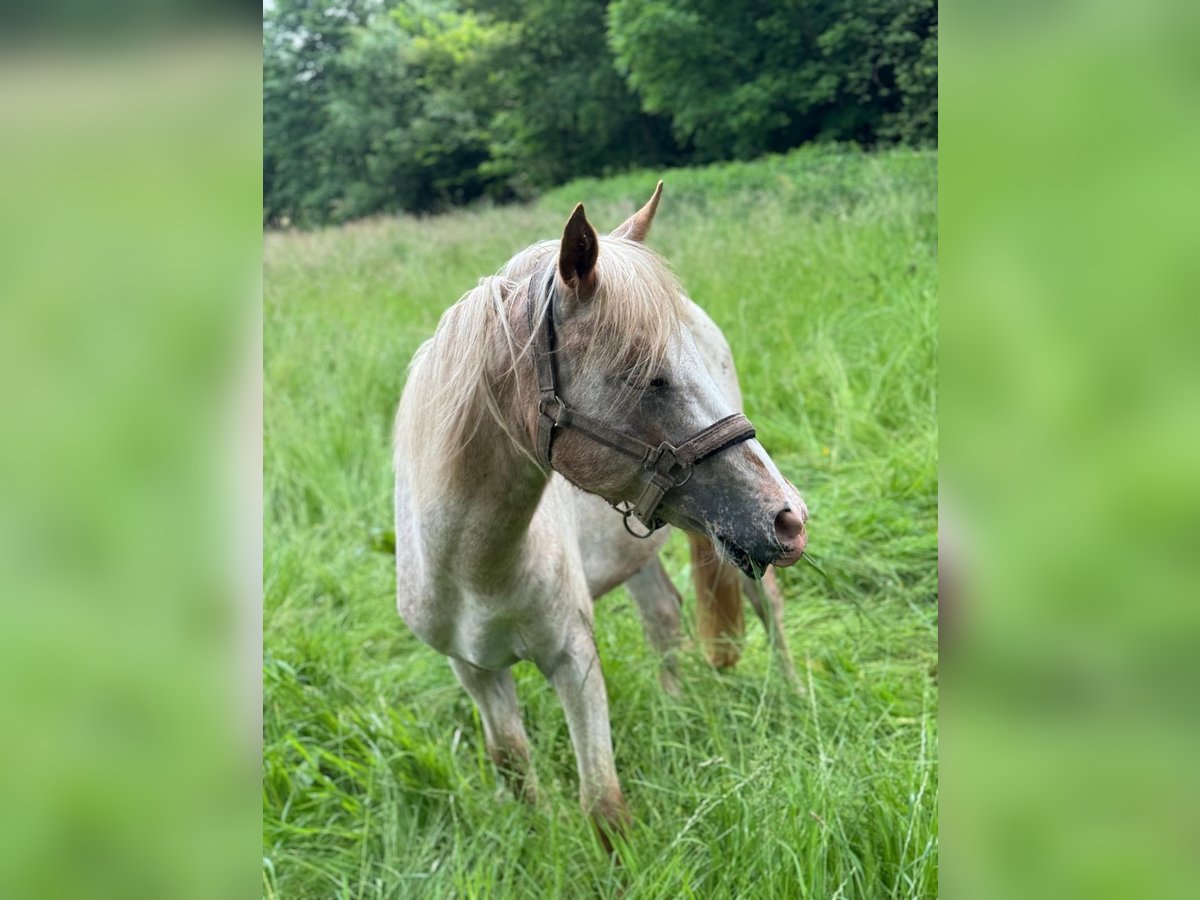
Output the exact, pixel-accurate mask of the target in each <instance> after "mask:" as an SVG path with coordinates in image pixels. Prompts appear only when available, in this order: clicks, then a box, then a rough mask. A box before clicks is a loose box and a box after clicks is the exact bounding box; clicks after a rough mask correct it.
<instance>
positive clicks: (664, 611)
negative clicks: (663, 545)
mask: <svg viewBox="0 0 1200 900" xmlns="http://www.w3.org/2000/svg"><path fill="white" fill-rule="evenodd" d="M625 588H626V589H627V590H628V591H629V593H630V595H632V597H633V599H634V601H635V602H636V603H637V606H638V612H640V613H641V614H642V628H643V629H645V632H646V639H647V640H649V641H650V646H651V647H653V648H654V649H655V650H656V651H658V653H659V654H661V656H662V669H661V670H660V672H659V681H660V682H661V684H662V686H663V690H665V691H666V692H667V693H668V694H678V693H679V659H678V653H677V651H678V649H679V609H680V607H681V606H682V605H683V598H682V597H680V596H679V591H677V590H676V589H675V585H674V584H672V583H671V579H670V577H668V575H667V573H666V570H665V569H663V566H662V562H661V561H660V560H659V558H658V557H657V556H653V557H651V558H650V561H649V562H648V563H646V565H644V566H643V567H642V568H641V569H640V570H638V572H636V573H635V574H634V575H633V577H632V578H630V579H629V580H628V581H626V582H625Z"/></svg>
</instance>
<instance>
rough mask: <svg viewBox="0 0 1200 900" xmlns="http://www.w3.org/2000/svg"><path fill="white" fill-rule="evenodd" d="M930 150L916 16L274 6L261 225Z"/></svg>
mask: <svg viewBox="0 0 1200 900" xmlns="http://www.w3.org/2000/svg"><path fill="white" fill-rule="evenodd" d="M936 137H937V7H936V5H935V4H934V3H933V2H932V0H865V2H855V3H850V2H849V0H838V2H833V3H830V2H827V0H793V2H789V3H784V4H777V3H768V2H766V0H752V2H747V3H720V2H716V0H528V2H516V0H461V2H456V0H323V2H321V3H317V2H315V0H275V2H274V3H273V4H272V5H271V6H270V7H269V8H268V9H267V10H266V11H265V13H264V23H263V145H264V147H263V151H264V152H263V156H264V162H263V216H264V221H265V222H266V223H268V224H287V223H291V224H298V225H313V224H321V223H325V222H340V221H344V220H347V219H351V218H358V217H361V216H364V215H368V214H370V213H374V212H379V211H399V210H411V211H431V210H438V209H443V208H445V207H448V206H452V205H459V204H462V203H465V202H468V201H471V200H474V199H476V198H479V197H484V196H486V197H491V198H493V199H497V200H507V199H512V198H527V197H530V196H532V195H534V194H535V193H536V192H538V191H540V190H543V189H545V188H547V187H550V186H552V185H555V184H561V183H563V182H564V181H568V180H570V179H573V178H578V177H581V176H589V175H591V176H603V175H608V174H612V173H616V172H621V171H626V170H628V169H630V168H633V167H638V166H641V167H661V166H665V165H679V164H683V163H687V162H698V161H700V162H702V161H710V160H720V159H731V158H741V159H748V158H752V157H756V156H759V155H761V154H763V153H771V152H781V151H785V150H788V149H790V148H792V147H795V146H797V145H799V144H802V143H804V142H807V141H811V140H821V141H853V142H856V143H859V144H862V145H872V144H875V143H879V142H883V143H887V142H907V143H912V144H926V143H932V142H934V141H936Z"/></svg>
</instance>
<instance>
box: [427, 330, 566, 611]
mask: <svg viewBox="0 0 1200 900" xmlns="http://www.w3.org/2000/svg"><path fill="white" fill-rule="evenodd" d="M513 324H514V326H516V325H517V323H516V322H515V321H514V323H513ZM514 330H517V333H518V334H519V335H521V333H522V332H524V331H526V329H525V328H524V327H519V330H518V329H514ZM521 336H522V337H524V336H525V335H521ZM526 368H527V369H528V371H526ZM488 375H489V377H493V379H494V383H496V384H497V385H498V391H497V393H498V400H499V401H500V409H501V413H502V417H503V418H504V420H505V426H507V431H506V430H505V426H502V425H501V424H500V422H498V421H496V420H495V419H494V418H493V417H492V416H491V415H489V414H487V413H486V412H483V411H478V412H477V414H478V416H479V421H478V423H477V425H476V427H475V428H474V430H473V431H472V433H471V437H470V438H469V439H468V441H467V443H466V445H465V446H464V447H462V448H461V450H460V451H459V452H458V453H457V454H456V456H455V459H454V460H453V462H452V463H450V464H448V465H446V466H445V467H444V468H443V469H442V471H440V472H438V473H432V472H420V471H413V472H411V473H410V479H411V481H412V483H413V485H419V486H420V488H419V490H420V492H421V493H423V494H426V496H427V498H428V500H427V502H426V503H424V504H422V506H423V508H422V509H420V510H419V511H418V518H419V520H420V531H421V537H422V540H423V542H424V543H425V546H426V552H427V554H429V555H431V556H432V557H434V559H435V564H436V565H437V566H438V570H439V571H449V572H454V573H455V575H456V576H457V580H460V581H465V582H468V583H470V582H475V583H478V584H480V585H481V586H487V587H499V586H501V585H503V584H504V582H505V581H507V580H511V579H514V578H516V577H517V576H518V573H519V568H520V563H521V557H522V554H523V551H524V549H525V546H526V543H527V541H528V539H529V526H530V523H531V522H532V520H533V515H534V513H535V512H536V510H537V507H538V503H539V502H540V501H541V497H542V492H543V491H544V490H545V487H546V483H547V481H548V476H547V474H546V473H545V472H544V471H543V470H542V469H541V467H540V466H538V465H537V464H536V463H535V462H534V461H533V455H532V454H533V449H532V442H531V441H530V440H528V439H526V438H525V435H528V434H529V433H530V432H529V429H530V427H531V425H532V422H533V417H535V416H536V409H535V408H534V407H535V406H536V403H537V400H536V398H537V384H536V376H535V375H534V373H533V371H532V363H527V366H526V367H522V369H521V370H520V371H518V372H517V373H515V375H512V374H502V373H488ZM518 379H519V380H520V390H518V384H517V381H518ZM526 406H528V407H529V408H528V409H526V408H525V407H526ZM513 435H517V436H519V439H520V440H521V445H520V446H519V445H518V444H517V443H516V442H514V440H513ZM435 483H436V484H437V487H436V489H433V490H430V488H431V486H432V485H433V484H435Z"/></svg>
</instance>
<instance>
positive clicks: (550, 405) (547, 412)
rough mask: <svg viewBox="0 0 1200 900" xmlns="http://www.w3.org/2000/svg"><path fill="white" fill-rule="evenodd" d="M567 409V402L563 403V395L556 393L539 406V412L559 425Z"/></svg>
mask: <svg viewBox="0 0 1200 900" xmlns="http://www.w3.org/2000/svg"><path fill="white" fill-rule="evenodd" d="M555 407H557V408H555ZM551 410H553V412H551ZM566 411H567V404H565V403H563V401H562V397H560V396H558V394H555V395H554V396H553V397H552V398H550V399H543V400H542V401H541V403H540V404H539V406H538V412H540V413H541V414H542V415H543V416H545V417H546V418H547V419H549V420H550V421H551V423H553V424H554V425H557V424H559V422H561V421H562V419H563V413H565V412H566Z"/></svg>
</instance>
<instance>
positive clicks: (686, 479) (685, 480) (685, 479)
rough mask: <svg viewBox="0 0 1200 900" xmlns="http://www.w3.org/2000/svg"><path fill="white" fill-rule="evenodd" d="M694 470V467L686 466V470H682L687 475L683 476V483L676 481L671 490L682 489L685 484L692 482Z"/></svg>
mask: <svg viewBox="0 0 1200 900" xmlns="http://www.w3.org/2000/svg"><path fill="white" fill-rule="evenodd" d="M695 468H696V467H695V466H688V467H687V469H685V470H684V471H685V472H686V473H687V474H686V475H684V476H683V481H676V482H675V483H674V484H673V485H672V487H673V488H677V487H683V486H684V485H685V484H687V483H688V482H689V481H691V480H692V472H693V471H694V470H695Z"/></svg>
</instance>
